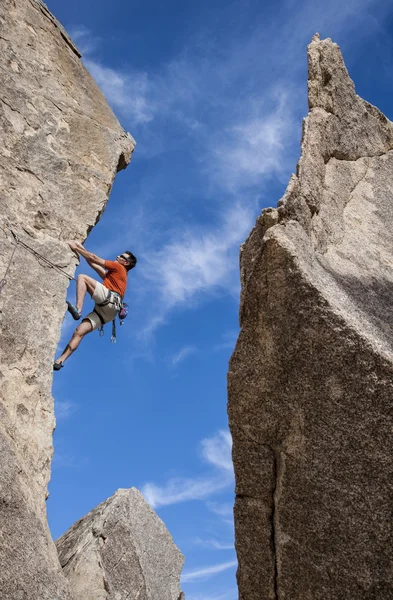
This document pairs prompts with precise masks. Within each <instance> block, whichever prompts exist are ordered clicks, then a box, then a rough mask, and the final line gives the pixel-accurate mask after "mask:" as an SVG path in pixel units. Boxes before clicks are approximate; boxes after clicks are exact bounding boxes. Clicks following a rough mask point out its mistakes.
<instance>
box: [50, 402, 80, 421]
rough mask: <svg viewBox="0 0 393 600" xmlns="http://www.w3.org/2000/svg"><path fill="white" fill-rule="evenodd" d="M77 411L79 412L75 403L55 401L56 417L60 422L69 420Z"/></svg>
mask: <svg viewBox="0 0 393 600" xmlns="http://www.w3.org/2000/svg"><path fill="white" fill-rule="evenodd" d="M76 410H78V406H77V405H76V404H75V403H74V402H69V401H68V400H64V401H62V400H55V416H56V419H57V420H58V421H64V420H65V419H68V418H69V417H71V416H72V415H73V414H74V413H75V411H76Z"/></svg>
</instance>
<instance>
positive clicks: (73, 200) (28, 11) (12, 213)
mask: <svg viewBox="0 0 393 600" xmlns="http://www.w3.org/2000/svg"><path fill="white" fill-rule="evenodd" d="M134 145H135V143H134V142H133V140H132V138H131V137H130V136H127V134H126V133H125V132H124V130H123V129H122V128H121V127H120V125H119V123H118V121H117V119H116V118H115V116H114V115H113V113H112V111H111V110H110V108H109V107H108V105H107V103H106V101H105V99H104V97H103V96H102V94H101V92H100V91H99V89H98V88H97V86H96V85H95V83H94V81H93V80H92V78H91V77H90V75H89V74H88V73H87V71H86V70H85V68H84V67H83V65H82V63H81V61H80V58H79V54H78V52H77V51H76V49H75V48H74V46H73V44H72V42H71V41H70V40H69V38H68V37H67V35H66V34H65V32H64V30H63V29H62V28H61V26H60V25H59V24H58V23H57V22H56V21H55V19H54V17H52V15H51V14H50V13H49V11H48V10H47V9H46V7H45V5H44V4H43V3H41V2H36V1H35V0H2V2H0V220H1V222H0V227H1V230H0V278H1V277H3V274H4V271H5V268H6V265H7V264H8V261H9V260H10V258H11V253H12V248H13V246H12V244H13V239H12V236H11V235H10V233H9V230H8V229H7V227H6V225H7V226H9V227H11V228H12V230H13V231H15V232H16V233H17V234H18V235H19V237H20V239H21V240H23V241H24V242H26V243H27V244H29V245H30V246H31V247H32V248H34V249H36V250H37V251H39V252H40V253H41V254H43V255H45V256H47V257H49V258H50V260H52V261H53V262H54V263H56V264H57V265H59V266H61V267H63V268H64V269H65V270H66V271H68V273H70V274H72V273H73V271H74V267H75V262H76V261H75V258H74V256H73V255H72V253H71V251H70V250H69V248H68V246H67V244H66V240H67V239H70V238H76V239H79V240H83V239H84V238H85V237H86V235H87V233H88V232H89V231H90V229H91V228H92V227H93V226H94V224H95V223H96V221H97V219H98V218H99V216H100V215H101V212H102V211H103V209H104V208H105V205H106V202H107V198H108V195H109V193H110V189H111V185H112V182H113V179H114V177H115V175H116V172H117V170H118V169H120V168H124V167H125V166H126V165H127V163H128V162H129V159H130V155H131V152H132V150H133V148H134ZM5 233H7V235H5ZM7 280H8V281H7V285H6V286H5V287H4V289H3V291H2V293H1V295H0V329H1V335H0V466H1V468H0V597H1V598H4V600H5V599H6V600H27V599H29V600H33V599H34V600H46V599H48V600H49V599H50V600H55V599H56V600H63V599H66V598H67V599H68V598H69V594H68V591H67V587H68V586H67V583H66V580H65V578H64V576H63V574H62V572H61V568H60V565H59V562H58V558H57V553H56V549H55V546H54V543H53V542H52V540H51V538H50V534H49V531H48V527H47V523H46V510H45V497H46V494H47V483H48V479H49V474H50V463H51V457H52V430H53V427H54V414H53V400H52V397H51V393H50V391H51V382H52V369H51V367H52V361H53V356H54V352H55V348H56V345H57V342H58V337H59V333H60V326H61V322H62V319H63V316H64V313H65V295H66V288H67V285H68V280H67V279H66V277H64V276H63V275H61V274H60V273H58V272H57V271H56V270H54V269H51V268H48V267H47V266H45V264H42V263H41V262H39V261H37V259H36V258H34V257H33V256H32V255H31V254H30V253H28V252H26V251H25V250H23V249H22V248H20V247H18V249H17V251H16V254H15V257H14V260H13V263H12V265H11V269H10V272H9V274H8V277H7Z"/></svg>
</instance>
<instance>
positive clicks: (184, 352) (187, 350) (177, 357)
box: [170, 346, 196, 367]
mask: <svg viewBox="0 0 393 600" xmlns="http://www.w3.org/2000/svg"><path fill="white" fill-rule="evenodd" d="M194 352H196V348H195V346H184V347H183V348H181V349H180V350H179V351H178V352H176V353H175V354H174V355H173V356H172V357H171V359H170V363H171V365H172V366H173V367H175V366H176V365H178V364H179V363H181V362H183V360H185V359H186V358H187V357H188V356H190V355H191V354H194Z"/></svg>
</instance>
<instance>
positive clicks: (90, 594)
mask: <svg viewBox="0 0 393 600" xmlns="http://www.w3.org/2000/svg"><path fill="white" fill-rule="evenodd" d="M56 545H57V549H58V552H59V557H60V563H61V565H62V566H63V570H64V573H65V575H66V577H67V579H68V581H69V583H70V587H71V590H72V593H73V595H74V598H75V600H126V599H127V600H181V599H182V598H183V600H184V595H183V594H181V592H180V584H179V582H180V574H181V570H182V566H183V555H182V554H181V552H180V551H179V550H178V548H177V547H176V546H175V544H174V543H173V540H172V538H171V536H170V534H169V533H168V531H167V529H166V527H165V525H164V523H163V522H162V521H161V519H160V518H159V517H158V516H157V515H156V513H155V512H154V511H153V510H152V509H151V508H150V506H149V505H148V504H147V502H146V501H145V500H144V498H143V496H142V494H141V493H140V492H138V490H136V489H135V488H131V489H129V490H118V491H117V492H116V493H115V494H114V495H113V496H112V498H109V499H108V500H106V501H105V502H103V503H102V504H100V505H99V506H97V508H95V509H94V510H92V511H91V512H90V513H89V514H88V515H86V516H85V517H84V518H83V519H81V520H80V521H78V522H77V523H75V524H74V525H73V526H72V527H71V529H69V530H68V531H67V532H66V533H65V534H64V535H63V536H62V537H61V538H59V539H58V541H57V542H56Z"/></svg>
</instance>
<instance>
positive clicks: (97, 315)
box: [53, 241, 137, 371]
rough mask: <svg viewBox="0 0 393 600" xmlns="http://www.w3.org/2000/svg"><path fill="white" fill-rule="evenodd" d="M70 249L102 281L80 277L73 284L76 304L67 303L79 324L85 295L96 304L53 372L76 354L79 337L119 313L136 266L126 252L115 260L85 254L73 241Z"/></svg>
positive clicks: (134, 259) (82, 248)
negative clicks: (130, 272)
mask: <svg viewBox="0 0 393 600" xmlns="http://www.w3.org/2000/svg"><path fill="white" fill-rule="evenodd" d="M68 245H69V246H70V248H71V250H73V251H74V252H76V254H78V256H79V255H80V256H83V258H85V259H86V262H87V263H88V264H89V265H90V266H91V267H92V269H94V271H95V272H96V273H98V275H99V276H100V277H101V278H102V280H103V282H102V283H100V282H99V281H96V280H95V279H93V278H92V277H89V276H88V275H79V276H78V279H77V282H76V304H75V306H74V305H72V304H71V303H70V302H67V306H68V311H69V312H70V313H71V315H72V317H73V318H74V319H75V320H76V321H79V319H81V318H82V308H83V302H84V299H85V296H86V292H88V293H89V294H90V296H91V297H92V299H93V300H94V302H95V306H94V309H93V311H92V312H91V313H89V314H88V315H87V316H86V317H84V319H83V320H82V322H81V324H80V325H79V326H78V327H77V328H76V329H75V331H74V333H73V335H72V338H71V340H70V341H69V343H68V344H67V346H66V348H65V350H64V352H63V354H62V355H61V356H59V358H58V359H57V360H56V361H55V362H54V363H53V369H54V370H55V371H59V370H60V369H61V368H62V367H63V366H64V362H65V361H66V360H67V358H68V357H69V356H70V355H71V354H72V353H73V352H75V350H76V349H77V347H78V346H79V344H80V343H81V341H82V338H83V337H84V336H85V335H86V334H88V333H90V332H91V331H94V329H97V327H100V326H101V325H104V324H105V323H108V322H109V321H112V320H113V319H114V318H115V317H116V315H117V313H118V312H119V310H120V308H121V304H122V300H123V298H124V294H125V291H126V286H127V275H128V271H130V270H131V269H133V268H134V267H135V265H136V262H137V261H136V258H135V256H134V255H133V254H132V252H130V251H129V250H127V251H126V252H123V254H119V256H117V257H116V261H111V260H104V259H103V258H100V257H99V256H96V255H95V254H92V253H91V252H88V251H87V250H86V249H85V248H84V247H83V246H82V244H80V243H79V242H76V241H71V242H68Z"/></svg>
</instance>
